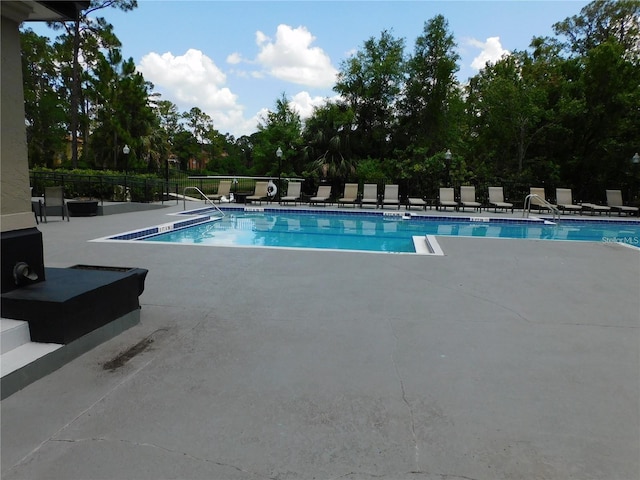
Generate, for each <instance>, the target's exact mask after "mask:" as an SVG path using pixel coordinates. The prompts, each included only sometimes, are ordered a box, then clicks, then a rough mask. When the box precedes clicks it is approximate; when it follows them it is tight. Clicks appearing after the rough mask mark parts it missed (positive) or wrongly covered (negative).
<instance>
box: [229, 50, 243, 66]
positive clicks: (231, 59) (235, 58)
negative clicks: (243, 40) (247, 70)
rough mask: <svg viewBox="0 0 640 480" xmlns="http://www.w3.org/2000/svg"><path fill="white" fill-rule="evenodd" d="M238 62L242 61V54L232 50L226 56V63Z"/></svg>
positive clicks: (234, 63)
mask: <svg viewBox="0 0 640 480" xmlns="http://www.w3.org/2000/svg"><path fill="white" fill-rule="evenodd" d="M240 62H242V55H240V54H239V53H238V52H233V53H232V54H231V55H229V56H228V57H227V63H230V64H231V65H237V64H238V63H240Z"/></svg>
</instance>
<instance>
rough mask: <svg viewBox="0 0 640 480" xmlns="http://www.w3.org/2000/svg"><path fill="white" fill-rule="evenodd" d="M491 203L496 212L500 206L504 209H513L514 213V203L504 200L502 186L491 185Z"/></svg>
mask: <svg viewBox="0 0 640 480" xmlns="http://www.w3.org/2000/svg"><path fill="white" fill-rule="evenodd" d="M489 205H492V206H493V209H494V212H497V211H498V209H499V208H500V209H504V210H508V209H511V213H513V203H509V202H505V201H504V191H503V190H502V187H489Z"/></svg>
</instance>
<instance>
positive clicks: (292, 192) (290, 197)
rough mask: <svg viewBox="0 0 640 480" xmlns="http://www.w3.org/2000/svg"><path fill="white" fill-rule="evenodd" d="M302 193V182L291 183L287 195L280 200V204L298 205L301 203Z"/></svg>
mask: <svg viewBox="0 0 640 480" xmlns="http://www.w3.org/2000/svg"><path fill="white" fill-rule="evenodd" d="M301 191H302V182H289V185H288V186H287V195H286V196H284V197H282V198H280V203H282V202H285V203H286V202H293V204H294V205H297V204H298V202H299V201H300V196H301Z"/></svg>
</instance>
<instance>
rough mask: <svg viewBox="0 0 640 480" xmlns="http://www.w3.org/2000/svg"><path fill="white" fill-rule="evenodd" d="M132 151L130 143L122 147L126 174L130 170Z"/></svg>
mask: <svg viewBox="0 0 640 480" xmlns="http://www.w3.org/2000/svg"><path fill="white" fill-rule="evenodd" d="M130 151H131V149H130V148H129V145H127V144H125V145H124V147H122V153H124V173H125V175H126V174H127V172H128V171H129V152H130Z"/></svg>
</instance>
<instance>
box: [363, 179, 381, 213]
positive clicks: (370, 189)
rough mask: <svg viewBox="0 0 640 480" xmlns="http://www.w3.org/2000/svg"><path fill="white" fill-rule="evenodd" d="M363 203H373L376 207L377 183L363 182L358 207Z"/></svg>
mask: <svg viewBox="0 0 640 480" xmlns="http://www.w3.org/2000/svg"><path fill="white" fill-rule="evenodd" d="M364 205H375V206H376V208H378V185H377V184H375V183H365V184H364V188H363V189H362V198H361V199H360V208H362V207H363V206H364Z"/></svg>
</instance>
